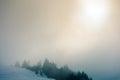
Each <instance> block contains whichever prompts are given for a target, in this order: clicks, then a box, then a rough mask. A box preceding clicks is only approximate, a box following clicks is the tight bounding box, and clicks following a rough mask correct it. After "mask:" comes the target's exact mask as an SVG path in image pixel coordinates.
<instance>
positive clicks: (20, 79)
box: [0, 66, 53, 80]
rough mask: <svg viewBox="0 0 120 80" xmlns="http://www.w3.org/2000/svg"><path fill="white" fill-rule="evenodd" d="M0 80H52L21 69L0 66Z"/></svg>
mask: <svg viewBox="0 0 120 80" xmlns="http://www.w3.org/2000/svg"><path fill="white" fill-rule="evenodd" d="M0 80H53V79H49V78H44V77H38V76H36V75H35V73H33V72H32V71H29V70H26V69H22V68H16V67H8V66H0Z"/></svg>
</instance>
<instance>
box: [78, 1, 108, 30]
mask: <svg viewBox="0 0 120 80" xmlns="http://www.w3.org/2000/svg"><path fill="white" fill-rule="evenodd" d="M80 4H81V2H80ZM108 12H109V5H108V1H107V0H82V6H81V5H80V6H79V9H78V13H77V16H76V17H77V23H78V24H79V23H80V24H81V21H82V24H83V25H84V26H85V27H86V28H87V29H99V28H101V26H100V25H101V24H103V23H104V22H105V21H106V19H107V16H108Z"/></svg>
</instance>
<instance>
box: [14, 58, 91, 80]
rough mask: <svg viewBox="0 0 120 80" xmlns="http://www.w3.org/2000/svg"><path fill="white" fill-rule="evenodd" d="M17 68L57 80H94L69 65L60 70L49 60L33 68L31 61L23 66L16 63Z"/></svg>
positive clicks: (25, 62)
mask: <svg viewBox="0 0 120 80" xmlns="http://www.w3.org/2000/svg"><path fill="white" fill-rule="evenodd" d="M15 66H16V67H22V68H25V69H28V70H31V71H33V72H34V73H35V74H36V75H38V76H46V77H48V78H53V79H56V80H92V78H89V77H88V75H87V74H86V73H85V72H80V71H78V72H75V71H72V70H71V69H70V68H69V67H68V66H67V65H65V66H62V67H60V68H58V67H57V66H56V64H55V63H53V62H50V61H49V60H48V59H46V60H45V61H44V63H43V64H41V62H38V63H37V64H35V65H33V66H31V65H30V64H29V61H24V62H23V63H22V65H20V64H19V62H16V64H15Z"/></svg>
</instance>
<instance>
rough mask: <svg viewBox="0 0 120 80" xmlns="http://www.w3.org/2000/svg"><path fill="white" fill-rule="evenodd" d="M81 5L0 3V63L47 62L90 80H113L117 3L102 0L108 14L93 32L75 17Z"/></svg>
mask: <svg viewBox="0 0 120 80" xmlns="http://www.w3.org/2000/svg"><path fill="white" fill-rule="evenodd" d="M81 1H82V0H0V64H1V65H11V64H14V63H15V62H16V61H19V62H20V63H22V62H23V61H24V60H29V61H30V62H31V64H34V63H36V62H38V61H39V60H41V61H44V60H45V59H46V58H47V59H49V60H50V61H53V62H55V63H57V65H58V66H60V65H64V64H67V65H69V66H70V68H72V69H74V70H82V71H85V72H87V73H88V74H89V75H90V76H92V77H93V79H94V80H98V79H99V80H119V79H120V77H119V76H120V71H119V68H120V63H119V61H120V9H119V8H120V6H119V5H120V1H118V0H105V1H108V2H109V12H108V13H107V17H106V19H105V22H104V23H103V24H102V25H99V26H100V27H99V28H94V27H92V28H91V27H90V28H87V27H86V26H88V25H84V24H83V23H84V22H82V21H83V20H82V19H81V17H80V19H78V16H77V18H76V15H78V12H79V14H81V12H82V2H81ZM103 2H104V1H103ZM103 2H101V3H103ZM78 10H79V11H78ZM95 26H96V25H95ZM97 26H98V25H97Z"/></svg>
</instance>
